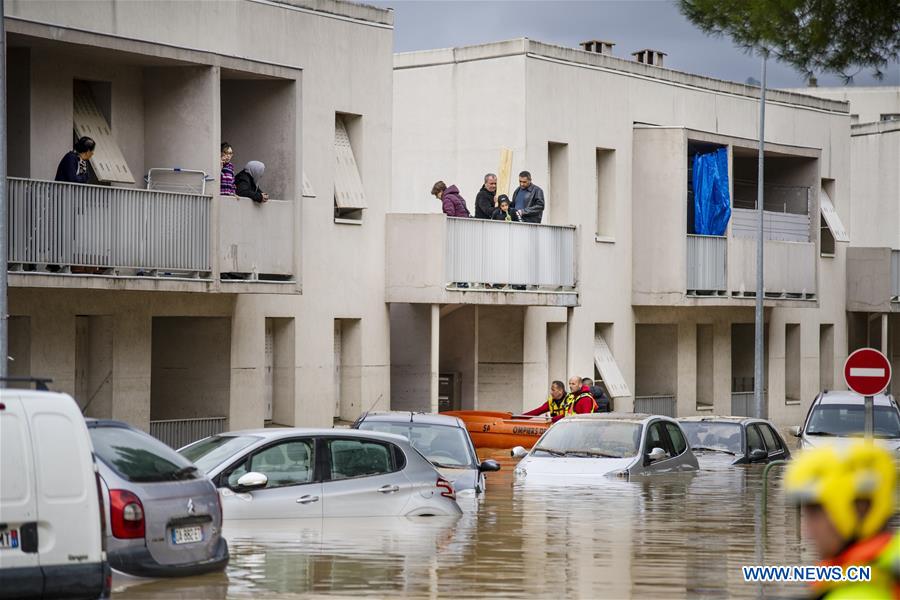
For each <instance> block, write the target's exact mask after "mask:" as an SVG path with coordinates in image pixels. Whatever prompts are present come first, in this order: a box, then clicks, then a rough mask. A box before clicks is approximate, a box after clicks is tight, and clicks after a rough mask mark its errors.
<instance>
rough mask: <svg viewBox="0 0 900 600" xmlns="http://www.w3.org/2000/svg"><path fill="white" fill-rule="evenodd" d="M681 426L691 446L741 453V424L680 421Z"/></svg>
mask: <svg viewBox="0 0 900 600" xmlns="http://www.w3.org/2000/svg"><path fill="white" fill-rule="evenodd" d="M681 428H682V429H684V432H685V433H686V434H687V438H688V441H689V442H690V443H691V448H697V449H701V450H702V449H706V450H721V451H723V452H730V453H731V454H743V451H742V448H741V426H740V425H738V424H737V423H715V422H709V421H682V422H681Z"/></svg>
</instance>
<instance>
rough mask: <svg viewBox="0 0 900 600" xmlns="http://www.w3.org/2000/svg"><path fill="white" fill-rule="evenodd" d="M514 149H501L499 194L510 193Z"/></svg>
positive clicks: (498, 180) (498, 170) (498, 174)
mask: <svg viewBox="0 0 900 600" xmlns="http://www.w3.org/2000/svg"><path fill="white" fill-rule="evenodd" d="M511 171H512V150H510V149H509V148H501V149H500V168H499V169H497V196H500V195H501V194H506V195H507V196H509V197H510V199H512V196H510V194H509V178H510V176H511V175H512V172H511Z"/></svg>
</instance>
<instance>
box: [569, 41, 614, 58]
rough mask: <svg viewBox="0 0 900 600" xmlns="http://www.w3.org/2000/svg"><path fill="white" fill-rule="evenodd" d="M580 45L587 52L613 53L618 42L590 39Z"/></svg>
mask: <svg viewBox="0 0 900 600" xmlns="http://www.w3.org/2000/svg"><path fill="white" fill-rule="evenodd" d="M578 45H579V46H581V49H582V50H584V51H585V52H594V53H596V54H608V55H612V49H613V46H615V45H616V44H615V43H614V42H604V41H603V40H588V41H586V42H581V43H580V44H578Z"/></svg>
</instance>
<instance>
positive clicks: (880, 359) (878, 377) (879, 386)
mask: <svg viewBox="0 0 900 600" xmlns="http://www.w3.org/2000/svg"><path fill="white" fill-rule="evenodd" d="M844 381H846V382H847V387H849V388H850V389H851V390H853V391H854V392H856V393H857V394H859V395H861V396H874V395H875V394H879V393H881V392H883V391H884V388H886V387H887V385H888V383H890V381H891V363H890V361H888V359H887V358H886V357H885V356H884V354H882V353H881V352H879V351H878V350H875V349H874V348H860V349H859V350H857V351H855V352H854V353H853V354H851V355H850V356H848V357H847V362H845V363H844Z"/></svg>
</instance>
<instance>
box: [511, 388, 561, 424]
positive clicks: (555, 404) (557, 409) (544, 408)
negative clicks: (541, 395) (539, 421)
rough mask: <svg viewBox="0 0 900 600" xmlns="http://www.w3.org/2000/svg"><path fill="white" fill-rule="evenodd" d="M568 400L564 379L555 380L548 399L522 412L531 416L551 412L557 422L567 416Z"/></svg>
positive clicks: (552, 417)
mask: <svg viewBox="0 0 900 600" xmlns="http://www.w3.org/2000/svg"><path fill="white" fill-rule="evenodd" d="M567 400H568V396H566V386H565V384H564V383H563V382H562V381H554V382H553V383H551V384H550V395H549V396H548V397H547V401H546V402H544V403H543V404H541V405H540V406H538V407H537V408H535V409H533V410H529V411H528V412H526V413H522V414H523V415H527V416H530V417H537V416H539V415H543V414H549V416H550V418H551V419H553V422H554V423H555V422H556V421H558V420H559V419H562V418H563V417H564V416H566V408H568V405H567Z"/></svg>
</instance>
